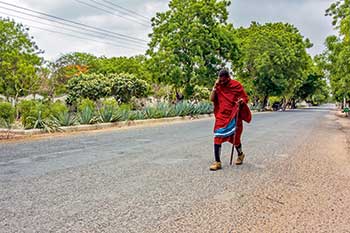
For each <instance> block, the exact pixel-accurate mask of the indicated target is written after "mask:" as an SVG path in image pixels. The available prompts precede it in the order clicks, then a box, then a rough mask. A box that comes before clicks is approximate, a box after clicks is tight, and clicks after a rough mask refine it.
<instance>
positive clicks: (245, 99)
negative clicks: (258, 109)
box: [238, 84, 249, 104]
mask: <svg viewBox="0 0 350 233" xmlns="http://www.w3.org/2000/svg"><path fill="white" fill-rule="evenodd" d="M241 85H242V84H241ZM248 101H249V97H248V95H247V93H246V92H245V91H244V88H243V85H242V91H241V93H240V98H239V99H238V102H239V103H242V102H244V103H246V104H247V103H248Z"/></svg>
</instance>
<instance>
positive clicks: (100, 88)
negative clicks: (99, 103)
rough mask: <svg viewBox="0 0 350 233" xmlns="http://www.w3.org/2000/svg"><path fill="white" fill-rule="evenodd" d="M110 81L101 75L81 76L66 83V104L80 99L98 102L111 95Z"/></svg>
mask: <svg viewBox="0 0 350 233" xmlns="http://www.w3.org/2000/svg"><path fill="white" fill-rule="evenodd" d="M111 87H112V81H111V80H110V79H109V78H107V77H105V76H103V75H101V74H81V75H79V76H75V77H73V78H71V79H70V80H69V81H68V84H67V91H68V97H67V103H69V104H71V103H74V102H75V101H77V100H78V99H80V98H89V99H91V100H98V99H100V98H102V97H106V96H110V95H111Z"/></svg>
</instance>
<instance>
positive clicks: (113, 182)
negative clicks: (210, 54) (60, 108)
mask: <svg viewBox="0 0 350 233" xmlns="http://www.w3.org/2000/svg"><path fill="white" fill-rule="evenodd" d="M344 122H345V119H340V118H337V117H336V116H334V112H332V111H330V109H327V108H314V109H305V110H295V111H287V112H275V113H262V114H256V115H254V117H253V122H252V123H251V124H250V125H245V131H244V137H243V150H244V151H245V153H246V161H245V164H244V165H243V166H240V167H238V166H233V167H230V166H229V165H228V163H229V156H228V154H229V152H230V145H228V144H227V145H226V144H225V146H224V147H223V154H224V155H223V159H222V160H223V166H224V167H223V170H221V171H218V172H211V171H209V165H210V163H211V162H212V159H213V153H212V150H213V149H212V141H213V139H212V133H211V132H212V126H213V119H206V120H197V121H190V122H182V123H176V124H169V125H160V126H159V125H158V126H151V127H144V128H140V127H138V128H131V129H123V130H109V131H104V132H91V133H81V134H76V135H70V136H65V137H50V138H47V139H35V140H27V141H18V142H11V143H4V142H2V143H0V232H1V233H2V232H4V233H11V232H43V233H47V232H117V233H127V232H135V233H143V232H147V233H148V232H164V233H165V232H169V233H174V232H191V233H193V232H198V233H204V232H210V233H215V232H218V233H223V232H235V233H236V232H237V233H238V232H239V233H241V232H259V233H260V232H268V233H270V232H327V233H328V232H337V233H339V232H350V149H349V135H350V130H349V128H350V127H347V126H346V125H345V126H344ZM345 123H346V122H345Z"/></svg>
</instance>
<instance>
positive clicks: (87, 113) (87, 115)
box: [79, 106, 96, 124]
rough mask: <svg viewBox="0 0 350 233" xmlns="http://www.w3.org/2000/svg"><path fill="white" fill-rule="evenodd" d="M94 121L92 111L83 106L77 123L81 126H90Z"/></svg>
mask: <svg viewBox="0 0 350 233" xmlns="http://www.w3.org/2000/svg"><path fill="white" fill-rule="evenodd" d="M95 121H96V119H95V114H94V110H93V109H92V108H91V107H89V106H85V107H84V108H83V109H82V110H81V112H80V113H79V122H80V123H81V124H92V123H94V122H95Z"/></svg>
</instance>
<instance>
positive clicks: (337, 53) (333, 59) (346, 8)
mask: <svg viewBox="0 0 350 233" xmlns="http://www.w3.org/2000/svg"><path fill="white" fill-rule="evenodd" d="M326 15H327V16H331V17H332V18H333V25H334V27H335V29H337V30H339V36H329V37H327V39H326V47H327V49H326V50H325V51H324V53H323V54H322V56H321V57H322V60H323V68H324V69H325V71H326V73H327V74H328V76H329V79H330V83H331V88H332V93H333V96H334V98H335V100H337V101H339V102H342V101H343V99H347V100H348V101H349V99H350V1H349V0H342V1H337V2H335V3H333V4H332V5H331V6H330V7H329V8H328V9H327V10H326Z"/></svg>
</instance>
